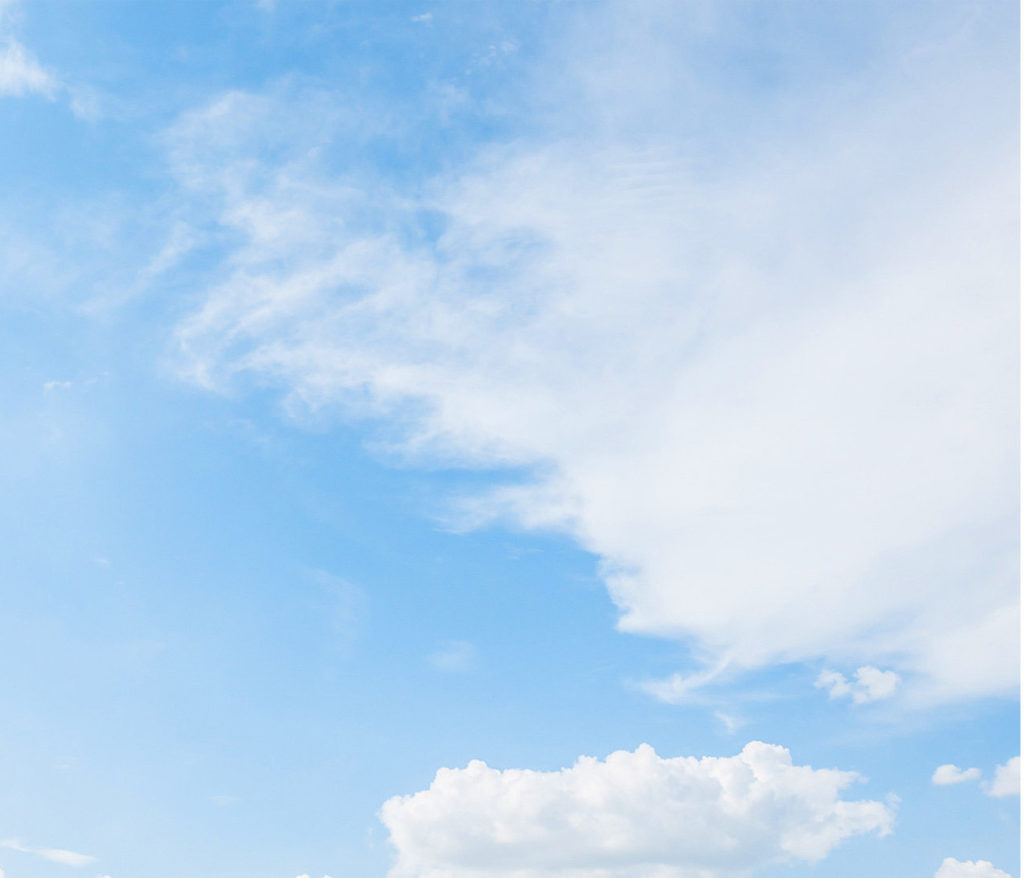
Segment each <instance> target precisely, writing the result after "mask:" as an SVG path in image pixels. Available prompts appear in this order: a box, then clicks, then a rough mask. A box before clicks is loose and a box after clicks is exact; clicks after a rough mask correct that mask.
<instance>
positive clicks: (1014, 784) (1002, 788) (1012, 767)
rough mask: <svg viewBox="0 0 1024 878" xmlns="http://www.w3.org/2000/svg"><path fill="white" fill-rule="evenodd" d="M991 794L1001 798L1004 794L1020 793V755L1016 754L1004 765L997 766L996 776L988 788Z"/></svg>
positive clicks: (1017, 794)
mask: <svg viewBox="0 0 1024 878" xmlns="http://www.w3.org/2000/svg"><path fill="white" fill-rule="evenodd" d="M988 794H989V795H990V796H996V797H997V798H1001V797H1003V796H1019V795H1020V757H1019V756H1014V757H1013V758H1012V759H1008V760H1007V761H1006V762H1004V763H1003V764H1002V765H997V766H996V776H995V778H993V780H992V784H991V786H989V788H988Z"/></svg>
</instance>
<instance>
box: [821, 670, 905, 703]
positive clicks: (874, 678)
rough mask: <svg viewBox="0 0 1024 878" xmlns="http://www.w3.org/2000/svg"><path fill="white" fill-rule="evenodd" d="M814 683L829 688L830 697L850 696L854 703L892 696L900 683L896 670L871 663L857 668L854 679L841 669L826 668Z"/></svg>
mask: <svg viewBox="0 0 1024 878" xmlns="http://www.w3.org/2000/svg"><path fill="white" fill-rule="evenodd" d="M814 685H815V686H816V687H818V688H819V689H828V697H829V698H850V699H852V700H853V703H854V704H867V703H869V702H871V701H881V700H883V699H885V698H892V697H893V696H894V695H895V694H896V690H897V689H898V688H899V685H900V677H899V674H897V673H896V672H895V671H882V670H879V669H878V668H876V667H872V666H871V665H865V666H864V667H860V668H857V671H856V673H855V674H854V679H853V680H847V679H846V677H844V676H843V675H842V674H841V673H839V671H830V670H824V671H822V672H821V673H820V674H819V675H818V679H817V680H815V682H814Z"/></svg>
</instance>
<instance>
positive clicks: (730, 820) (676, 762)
mask: <svg viewBox="0 0 1024 878" xmlns="http://www.w3.org/2000/svg"><path fill="white" fill-rule="evenodd" d="M857 779H858V776H857V775H856V774H854V773H853V772H848V771H838V770H833V769H817V770H815V769H813V768H810V767H807V766H794V765H793V763H792V759H791V757H790V754H789V752H788V751H787V750H786V749H785V748H783V747H776V746H771V745H768V744H763V743H759V742H753V743H750V744H747V746H746V747H744V748H743V750H742V752H741V753H739V754H738V755H736V756H732V757H725V758H716V757H705V758H703V759H696V758H690V757H677V758H671V759H665V758H661V757H659V756H658V755H657V753H655V751H654V750H653V749H652V748H651V747H649V746H647V745H641V746H640V747H638V748H637V750H636V751H635V752H632V753H630V752H626V751H620V752H616V753H612V754H611V755H610V756H608V758H607V759H605V760H604V761H601V760H598V759H594V758H591V757H581V758H580V759H579V760H578V761H577V762H576V764H575V765H574V766H572V767H571V768H566V769H563V770H561V771H551V772H544V771H527V770H518V769H508V770H505V771H499V770H496V769H493V768H490V767H488V766H487V765H486V764H485V763H483V762H478V761H474V762H471V763H470V764H469V765H468V766H467V767H466V768H464V769H447V768H442V769H441V770H439V771H438V772H437V775H436V777H435V778H434V781H433V783H431V785H430V787H429V788H428V789H426V790H423V791H421V792H418V793H415V794H413V795H409V796H396V797H395V798H392V799H389V800H388V801H387V802H386V803H385V804H384V805H383V807H382V808H381V811H380V817H381V820H382V821H383V822H384V824H385V825H386V826H387V828H388V830H389V832H390V837H391V842H392V844H393V845H394V846H395V848H396V849H397V852H398V858H397V861H396V863H395V866H394V868H393V869H392V871H391V873H390V875H391V876H392V878H401V876H416V878H441V876H444V878H484V876H493V875H497V874H501V875H505V874H508V875H515V876H516V878H554V876H573V878H598V876H600V878H634V876H635V878H641V876H643V878H647V876H651V875H658V876H661V878H704V876H709V875H712V874H714V875H724V874H731V873H733V872H734V871H743V870H746V869H751V868H756V867H758V866H763V865H767V864H769V863H778V862H786V861H790V860H803V861H808V862H814V861H817V860H820V859H822V858H823V857H825V856H826V855H827V854H828V853H829V851H831V850H832V849H833V848H834V847H835V846H836V845H838V844H839V843H840V842H841V841H843V839H845V838H848V837H850V836H852V835H856V834H860V833H868V832H875V833H878V834H879V835H885V834H886V833H888V832H889V831H890V829H891V826H892V821H893V813H892V811H891V809H890V808H889V807H888V806H887V805H885V804H883V803H882V802H877V801H846V800H843V799H841V798H840V792H841V791H842V790H844V789H846V788H847V787H848V786H850V784H852V783H853V782H854V781H856V780H857Z"/></svg>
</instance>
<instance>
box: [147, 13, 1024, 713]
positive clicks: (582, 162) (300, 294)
mask: <svg viewBox="0 0 1024 878" xmlns="http://www.w3.org/2000/svg"><path fill="white" fill-rule="evenodd" d="M873 8H874V7H869V9H873ZM730 9H731V7H729V6H728V5H727V4H721V5H716V6H714V7H708V6H706V5H700V4H695V5H693V6H686V5H684V4H673V3H666V4H657V3H644V4H639V5H637V4H630V3H612V4H608V5H606V6H605V7H602V8H600V9H599V8H597V7H589V6H588V7H587V14H586V15H581V16H580V17H579V18H578V20H569V21H567V22H566V23H565V24H564V27H563V29H562V30H561V31H560V32H559V33H560V35H559V36H558V38H557V39H555V38H552V43H553V44H552V46H551V47H550V51H549V53H548V56H547V60H544V59H543V58H542V59H541V60H539V61H537V62H536V64H535V67H534V69H531V70H529V71H526V72H525V73H524V74H523V78H524V81H526V82H528V83H536V88H535V89H534V91H533V92H530V93H529V94H527V96H526V97H525V98H522V100H523V101H525V103H526V105H527V111H526V117H527V118H528V119H529V120H530V122H529V124H528V125H527V124H526V123H524V124H523V130H522V131H521V132H519V134H518V135H516V136H508V137H504V138H499V139H497V140H495V141H492V142H488V143H483V144H481V145H480V146H479V147H478V148H476V149H475V151H474V150H469V152H470V153H471V154H470V155H469V157H468V158H464V159H458V160H455V159H454V158H453V162H452V164H451V165H449V166H447V167H444V168H438V169H437V170H436V172H435V173H433V174H432V175H428V177H429V179H427V180H426V182H423V183H417V184H415V185H413V184H410V183H409V182H408V181H403V180H400V179H396V178H392V177H389V175H388V170H387V167H386V166H385V165H384V164H380V163H378V164H377V165H374V159H373V154H372V152H365V153H364V154H360V155H359V156H357V157H356V158H353V157H352V156H351V155H349V154H348V153H345V150H346V149H349V148H350V146H349V145H350V144H352V143H356V144H358V143H366V142H368V140H367V138H368V137H370V135H368V134H367V133H366V132H367V131H371V133H372V136H373V137H377V138H387V137H388V136H389V131H390V129H389V127H388V126H389V125H393V124H394V123H393V120H389V119H382V118H375V117H373V116H372V114H371V115H370V116H369V117H368V116H367V114H366V113H365V112H361V111H358V108H357V107H354V106H353V105H352V104H351V102H346V101H345V100H343V99H339V98H337V97H336V96H335V95H334V94H332V93H330V92H327V91H324V92H322V93H318V92H316V91H315V90H314V91H313V92H310V91H308V90H307V91H300V90H297V89H296V88H294V87H291V86H288V85H283V86H279V87H277V89H276V90H273V89H272V90H270V91H268V92H267V93H265V94H246V93H239V92H234V93H230V94H227V95H224V96H222V97H221V98H218V99H217V100H216V101H213V102H211V103H210V104H209V105H208V106H206V107H202V108H199V109H197V110H195V111H194V112H191V113H189V114H186V115H185V116H183V117H182V119H181V120H180V121H179V123H178V124H177V125H176V126H175V127H174V128H173V130H171V131H170V132H169V133H168V136H167V144H168V149H169V153H170V155H171V161H172V166H173V168H174V172H175V174H176V175H177V177H178V179H179V180H180V181H181V184H182V186H183V187H184V189H185V190H186V191H187V192H188V193H189V197H190V198H191V199H193V203H194V205H196V206H197V207H196V209H197V210H198V211H199V212H200V213H202V220H201V221H199V220H197V226H198V225H201V223H202V222H205V223H207V224H208V225H209V226H210V227H212V228H213V229H215V233H216V234H217V235H218V236H219V238H218V240H221V241H230V242H233V243H232V244H231V246H230V249H229V253H228V255H227V256H226V257H225V258H224V260H223V261H222V262H221V263H220V264H219V266H218V267H217V268H216V269H215V270H214V271H213V272H212V273H211V275H210V276H209V279H208V282H207V284H206V286H205V287H204V289H203V294H202V297H201V299H200V301H199V302H198V304H197V305H196V307H195V308H194V310H193V311H192V313H191V314H189V315H188V316H187V317H186V318H185V319H184V320H183V321H182V322H181V324H180V327H179V330H178V333H177V338H176V341H177V345H178V355H179V362H180V367H181V369H182V372H183V374H185V375H187V376H188V377H189V378H190V379H192V380H195V381H197V382H200V383H202V384H204V385H206V386H209V387H226V386H229V385H231V384H232V383H236V382H238V381H240V380H248V381H255V382H256V383H259V384H269V385H272V386H275V387H279V388H281V389H282V390H283V391H284V393H285V395H286V397H287V400H288V405H289V406H290V407H291V408H292V410H294V411H308V410H315V411H323V410H330V411H336V412H337V411H340V412H343V413H345V415H346V416H357V417H371V418H374V419H376V421H377V423H378V424H380V425H382V427H381V429H382V430H384V431H385V432H386V433H387V435H388V441H389V442H390V443H391V447H392V448H393V449H394V450H395V451H396V453H401V454H403V455H405V456H407V457H409V458H413V459H426V460H429V461H431V462H432V463H437V462H442V463H446V464H450V465H456V466H472V467H481V466H482V467H495V468H498V469H501V468H512V469H514V470H515V471H517V472H520V473H521V472H524V471H525V472H527V473H529V475H528V476H527V477H526V478H525V479H513V478H512V477H509V480H507V481H506V482H505V483H504V484H502V485H500V486H498V487H496V488H495V489H494V490H493V491H491V492H489V493H486V494H485V495H482V496H474V497H467V498H464V499H463V502H461V504H460V505H459V521H460V522H461V523H462V524H463V525H465V526H473V525H481V524H485V523H487V522H490V521H494V520H506V521H511V522H513V523H515V524H516V525H517V526H522V527H528V528H548V529H555V530H559V531H562V532H565V533H568V534H570V535H572V536H573V537H574V538H575V539H576V540H577V541H578V542H579V544H580V545H581V546H582V547H584V548H585V549H587V550H588V551H590V552H593V553H594V554H595V555H596V556H597V557H598V558H599V559H600V571H601V574H602V576H603V578H604V581H605V583H606V585H607V589H608V592H609V594H610V596H611V598H612V600H613V601H614V602H615V603H616V605H617V606H618V607H619V608H620V610H621V617H620V621H619V626H620V628H621V629H622V630H624V631H629V632H633V633H637V634H648V635H658V636H664V637H672V638H681V639H684V640H686V641H687V642H688V643H690V644H691V645H692V647H693V655H694V659H695V663H696V664H697V668H696V670H695V673H696V677H695V678H693V679H695V680H698V681H701V682H706V681H708V680H711V679H713V678H714V674H709V673H708V671H709V670H710V669H714V670H715V671H716V673H718V674H719V675H721V674H729V673H732V672H734V671H737V670H743V669H750V668H758V667H763V666H766V665H770V664H773V663H779V662H792V661H805V660H817V659H821V658H825V659H827V660H828V661H829V662H830V664H832V665H833V666H834V667H840V668H855V667H857V666H858V665H863V664H865V663H868V662H870V663H872V664H873V665H878V664H884V665H885V666H887V667H891V668H894V669H895V670H896V672H898V673H899V675H900V676H901V677H902V678H903V680H904V685H903V686H902V687H901V691H903V692H904V693H906V695H907V697H909V698H911V699H914V700H917V701H922V700H934V699H955V698H965V697H973V696H979V695H988V694H1003V693H1009V692H1012V691H1014V689H1015V687H1016V683H1017V675H1018V661H1017V654H1018V649H1017V636H1018V634H1017V632H1018V622H1017V620H1018V610H1017V585H1016V572H1015V571H1016V564H1017V551H1016V535H1017V525H1016V521H1017V519H1016V505H1017V498H1016V493H1015V490H1014V485H1015V484H1016V475H1015V474H1016V467H1017V454H1016V440H1017V416H1016V405H1017V393H1016V378H1015V376H1016V374H1017V353H1016V351H1017V339H1016V326H1017V305H1016V284H1017V280H1016V271H1017V268H1016V266H1017V256H1016V248H1017V225H1016V198H1015V192H1016V188H1015V185H1016V184H1015V181H1016V173H1017V172H1016V162H1017V147H1016V130H1015V127H1014V124H1013V120H1014V119H1015V118H1016V93H1017V92H1016V87H1017V86H1016V77H1015V74H1013V71H1014V70H1015V69H1016V68H1015V66H1014V63H1015V62H1013V63H1011V62H1008V61H1006V59H1004V58H1003V57H1002V55H1001V54H1000V50H999V47H1001V46H1002V43H1000V42H999V38H998V37H996V36H993V34H995V33H997V32H999V31H998V28H999V27H1001V24H1000V22H999V21H997V19H998V14H997V10H996V9H995V7H979V8H978V10H976V12H977V14H976V15H974V17H973V18H971V20H970V21H960V19H959V13H958V12H955V11H951V12H950V13H949V16H947V17H943V15H941V14H938V12H937V11H936V10H935V8H934V7H932V6H924V7H920V8H918V7H913V6H907V7H906V8H904V7H903V6H901V7H900V10H903V11H899V12H893V11H889V12H887V13H886V16H882V19H881V20H879V21H873V24H872V25H871V26H873V27H875V28H876V29H877V31H878V33H877V34H875V36H874V40H875V41H874V42H873V43H872V44H871V46H872V48H871V51H870V52H868V51H867V50H865V53H866V54H865V57H864V58H861V59H860V66H856V67H855V68H853V69H849V68H842V69H839V68H837V69H831V68H827V67H826V68H824V69H820V70H819V69H817V68H816V69H815V71H816V72H815V75H809V74H807V73H806V71H804V72H803V73H801V75H800V76H796V77H794V78H793V79H791V80H785V77H783V83H782V85H780V86H778V87H776V88H774V89H772V88H768V87H767V86H764V87H762V86H761V85H757V86H756V87H753V86H750V85H749V84H742V85H737V84H736V83H735V82H734V81H732V80H729V79H728V78H726V79H725V80H724V81H723V80H722V79H721V78H716V76H715V75H714V74H712V73H710V72H709V70H712V69H714V70H720V69H721V65H720V64H719V65H717V66H716V65H714V64H710V65H709V64H706V63H705V64H701V63H700V61H701V58H702V55H701V53H702V52H704V53H707V52H719V53H725V54H728V53H729V52H733V53H735V52H741V51H742V47H743V46H744V45H746V43H744V40H747V39H749V38H751V35H750V34H748V33H746V32H745V31H743V27H744V25H742V24H741V23H738V22H737V21H736V20H735V19H734V18H733V17H732V16H731V13H730V11H729V10H730ZM794 9H795V10H797V11H796V12H794V13H793V14H794V15H796V16H798V17H799V16H805V15H812V13H811V12H810V11H809V10H811V9H812V7H811V6H808V7H803V6H799V5H797V6H794ZM886 9H888V10H892V9H893V7H886ZM914 10H917V12H916V13H914ZM922 10H923V11H922ZM698 12H699V14H698ZM865 14H866V15H867V16H868V17H869V18H870V17H871V15H872V13H871V12H870V11H869V12H867V13H865ZM915 14H916V17H915ZM953 19H956V20H955V21H954V20H953ZM790 25H792V22H790ZM786 27H787V25H786V23H785V20H783V22H782V25H780V28H779V29H778V30H776V31H773V33H772V34H771V35H770V37H765V39H766V40H767V42H764V41H762V40H761V38H760V37H759V38H758V41H757V42H758V43H759V44H760V43H762V42H764V46H766V47H767V48H765V49H764V51H772V52H774V53H775V56H776V57H777V58H778V59H779V63H780V64H782V65H783V67H785V64H790V63H791V64H798V62H800V52H801V51H802V49H801V48H800V47H801V46H804V44H805V43H806V36H805V35H804V34H803V33H802V31H800V29H799V28H795V29H792V30H789V31H787V30H786ZM886 28H888V30H886ZM798 32H799V33H800V34H801V35H800V40H799V41H797V40H796V35H797V33H798ZM1007 32H1008V31H1007ZM608 33H618V34H620V35H621V39H620V40H617V41H615V43H614V45H613V44H611V43H609V42H608V40H607V39H606V37H605V36H604V35H606V34H608ZM780 34H781V35H780ZM1011 42H1012V41H1011ZM1007 45H1009V43H1007ZM882 46H889V47H890V49H889V51H888V54H886V52H883V51H882V49H881V48H879V47H882ZM709 47H710V48H709ZM993 47H995V48H993ZM684 49H686V51H683V50H684ZM1007 57H1010V56H1007ZM705 60H706V59H705ZM527 91H528V92H529V91H530V89H529V87H528V88H527ZM531 102H532V103H531ZM313 119H315V120H316V125H313V123H312V122H311V121H310V120H313ZM408 124H412V123H408ZM422 124H428V123H422ZM436 124H437V125H438V126H440V125H441V122H437V123H436ZM438 130H440V129H438ZM726 130H728V136H727V135H726V134H725V131H726ZM406 133H407V132H406ZM442 133H443V132H442ZM396 136H398V135H396ZM431 136H437V131H433V132H432V135H431ZM355 148H356V147H351V149H355ZM339 150H340V151H341V153H342V156H341V158H338V155H339ZM367 150H369V147H367ZM466 151H467V150H462V153H465V152H466ZM462 153H460V154H462ZM329 155H333V156H334V158H333V159H328V158H325V156H329ZM452 155H453V156H454V155H455V153H454V152H453V153H452ZM356 159H358V161H357V160H356ZM368 168H369V169H368ZM687 673H689V672H687ZM687 680H688V678H687V676H686V674H683V675H681V676H680V677H679V679H678V680H677V685H675V690H677V691H679V692H685V691H687V689H688V686H689V684H688V682H687ZM851 685H856V684H851ZM853 691H854V692H860V691H861V689H855V690H853ZM863 691H864V692H865V693H866V692H868V691H870V690H869V689H864V690H863ZM851 697H854V698H855V699H856V697H857V696H856V694H854V695H852V696H851ZM865 697H866V696H865Z"/></svg>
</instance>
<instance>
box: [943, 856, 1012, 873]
mask: <svg viewBox="0 0 1024 878" xmlns="http://www.w3.org/2000/svg"><path fill="white" fill-rule="evenodd" d="M935 878H1011V876H1010V875H1009V873H1007V872H1004V871H1003V870H1002V869H997V868H996V867H995V866H993V865H992V864H991V863H990V862H989V861H988V860H965V861H961V860H955V859H953V858H952V857H946V859H944V860H943V861H942V865H941V866H939V871H938V872H936V873H935Z"/></svg>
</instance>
